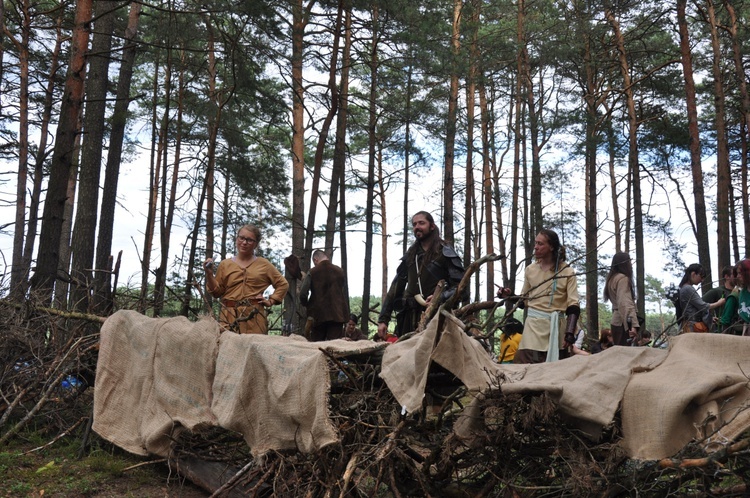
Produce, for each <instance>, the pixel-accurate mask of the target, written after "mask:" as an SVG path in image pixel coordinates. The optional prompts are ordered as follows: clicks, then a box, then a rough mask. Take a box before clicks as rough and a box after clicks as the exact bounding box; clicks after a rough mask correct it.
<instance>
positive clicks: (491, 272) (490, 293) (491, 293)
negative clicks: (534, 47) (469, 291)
mask: <svg viewBox="0 0 750 498" xmlns="http://www.w3.org/2000/svg"><path fill="white" fill-rule="evenodd" d="M478 93H479V112H480V121H481V130H482V131H481V134H482V136H481V139H482V196H483V199H484V200H483V202H484V224H485V226H484V244H485V246H486V252H487V254H492V253H494V252H495V242H494V235H495V231H494V229H493V226H494V225H493V223H492V170H491V169H490V162H491V161H490V159H491V157H490V112H489V109H488V107H487V91H486V88H485V86H484V84H483V83H480V84H479V87H478ZM497 210H498V211H500V210H501V208H500V206H497ZM494 298H495V262H494V261H488V262H487V279H486V294H485V299H486V300H487V301H492V300H493V299H494Z"/></svg>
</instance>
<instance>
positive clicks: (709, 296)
mask: <svg viewBox="0 0 750 498" xmlns="http://www.w3.org/2000/svg"><path fill="white" fill-rule="evenodd" d="M721 280H722V282H721V285H719V286H718V287H714V288H713V289H711V290H709V291H707V292H705V293H704V294H703V301H705V302H707V303H708V304H712V303H715V302H716V301H718V300H719V299H721V298H724V300H725V304H726V301H727V300H728V299H729V296H730V295H731V294H732V292H734V267H733V266H725V267H724V268H722V270H721ZM724 308H725V306H719V307H718V308H716V309H715V310H714V316H715V320H714V322H713V323H712V324H711V332H722V331H723V328H722V327H720V326H719V323H718V322H719V321H720V318H721V316H722V315H723V314H724Z"/></svg>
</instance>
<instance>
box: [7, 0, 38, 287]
mask: <svg viewBox="0 0 750 498" xmlns="http://www.w3.org/2000/svg"><path fill="white" fill-rule="evenodd" d="M19 8H20V13H21V19H22V25H21V39H20V40H17V39H16V38H15V37H14V36H13V34H12V33H11V32H10V31H9V30H8V28H7V26H6V25H5V22H4V21H3V32H4V34H5V36H7V37H8V38H9V39H10V40H11V41H12V42H13V44H14V45H15V46H16V50H18V65H19V82H18V85H19V102H18V105H19V109H18V174H17V175H16V216H15V223H14V231H13V256H12V260H11V270H10V297H11V298H12V299H13V300H16V301H20V300H21V299H23V296H24V295H25V294H26V275H27V272H28V268H25V267H24V266H23V263H24V261H23V238H24V233H25V230H24V229H25V227H26V182H27V180H28V176H29V39H30V38H31V13H30V12H29V1H28V0H23V1H22V2H20V5H19ZM0 65H1V63H0Z"/></svg>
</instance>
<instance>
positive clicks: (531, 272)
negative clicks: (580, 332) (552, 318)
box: [518, 262, 578, 352]
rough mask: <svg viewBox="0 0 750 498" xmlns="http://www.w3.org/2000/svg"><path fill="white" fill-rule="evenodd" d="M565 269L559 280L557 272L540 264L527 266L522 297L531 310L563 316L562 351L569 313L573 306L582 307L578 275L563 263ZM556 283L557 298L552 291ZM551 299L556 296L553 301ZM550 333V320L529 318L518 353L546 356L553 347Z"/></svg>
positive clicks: (559, 337)
mask: <svg viewBox="0 0 750 498" xmlns="http://www.w3.org/2000/svg"><path fill="white" fill-rule="evenodd" d="M563 265H564V266H563V267H562V269H560V271H559V272H558V273H557V276H556V277H555V270H554V268H553V269H551V270H549V271H544V270H542V268H541V266H540V265H539V263H536V262H535V263H533V264H531V265H529V266H527V267H526V271H525V273H524V281H523V289H522V291H521V295H522V296H524V297H525V298H526V299H525V300H526V308H527V310H528V309H530V308H531V309H535V310H538V311H542V312H544V313H550V312H552V311H559V312H560V318H559V319H560V327H559V328H560V333H559V334H558V343H559V344H558V349H562V348H563V341H564V339H565V334H564V333H563V332H564V331H565V326H566V317H565V310H566V309H568V307H569V306H578V282H577V280H576V275H575V272H574V271H573V268H571V267H570V266H568V265H567V264H566V263H563ZM555 281H557V285H556V286H555V293H554V296H553V295H552V288H553V283H554V282H555ZM550 296H552V299H551V301H550ZM549 331H550V323H549V320H547V319H544V318H535V317H532V316H527V317H526V321H525V322H524V324H523V337H522V338H521V343H520V344H519V345H518V349H531V350H534V351H545V352H546V351H547V349H548V346H549Z"/></svg>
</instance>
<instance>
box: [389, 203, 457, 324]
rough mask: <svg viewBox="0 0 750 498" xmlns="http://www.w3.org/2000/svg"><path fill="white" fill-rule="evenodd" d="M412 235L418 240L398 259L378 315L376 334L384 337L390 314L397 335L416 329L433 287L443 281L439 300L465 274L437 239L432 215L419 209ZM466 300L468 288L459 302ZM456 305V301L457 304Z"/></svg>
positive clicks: (446, 296) (450, 250)
mask: <svg viewBox="0 0 750 498" xmlns="http://www.w3.org/2000/svg"><path fill="white" fill-rule="evenodd" d="M411 226H412V230H413V231H414V237H415V238H416V239H417V240H416V242H414V244H412V245H411V247H409V249H408V250H407V251H406V254H405V255H404V257H403V258H401V264H400V265H398V268H397V269H396V277H395V278H394V279H393V281H392V282H391V286H390V288H389V289H388V294H387V295H386V297H385V299H384V300H383V307H382V309H381V312H380V316H379V317H378V336H380V337H381V338H384V337H386V335H387V331H388V322H390V321H391V313H392V312H393V311H394V310H395V311H396V330H395V332H396V335H397V336H398V337H401V336H402V335H403V334H406V333H408V332H412V331H414V330H416V329H417V325H418V324H419V318H420V317H421V315H422V313H423V312H424V311H425V310H426V309H427V306H428V305H429V304H430V302H431V300H432V294H433V293H434V291H435V287H436V286H437V284H438V282H440V281H441V280H444V281H445V289H444V290H443V292H442V294H441V296H440V300H441V302H443V301H445V300H447V299H449V298H450V297H451V296H453V295H454V294H455V293H456V290H457V287H458V284H459V283H460V282H461V279H462V278H463V276H464V267H463V264H462V263H461V258H459V257H458V254H456V251H454V250H453V247H451V246H450V244H448V243H447V242H446V241H444V240H443V239H441V238H440V231H439V230H438V228H437V226H436V225H435V220H434V219H433V218H432V215H431V214H430V213H428V212H426V211H419V212H418V213H417V214H415V215H414V216H412V218H411ZM468 300H469V289H468V287H467V288H466V289H465V290H464V294H463V295H462V296H461V301H468ZM456 304H458V303H456Z"/></svg>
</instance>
